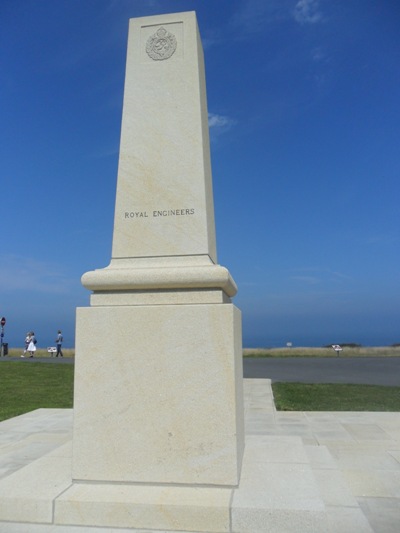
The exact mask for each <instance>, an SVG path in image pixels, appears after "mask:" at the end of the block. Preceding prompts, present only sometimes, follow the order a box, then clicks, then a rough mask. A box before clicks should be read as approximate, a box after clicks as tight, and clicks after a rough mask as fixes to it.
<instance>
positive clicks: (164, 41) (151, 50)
mask: <svg viewBox="0 0 400 533" xmlns="http://www.w3.org/2000/svg"><path fill="white" fill-rule="evenodd" d="M175 50H176V38H175V35H172V33H169V32H168V31H167V30H166V29H165V28H159V29H158V30H157V31H156V33H155V34H154V35H152V36H151V37H149V38H148V39H147V43H146V52H147V54H148V55H149V56H150V57H151V59H154V60H155V61H159V60H162V59H168V58H170V57H171V56H172V54H173V53H174V52H175Z"/></svg>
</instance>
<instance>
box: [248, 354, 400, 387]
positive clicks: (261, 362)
mask: <svg viewBox="0 0 400 533" xmlns="http://www.w3.org/2000/svg"><path fill="white" fill-rule="evenodd" d="M243 374H244V377H245V378H269V379H271V380H272V381H275V382H276V381H286V382H295V381H296V382H300V383H354V384H365V385H386V386H395V387H399V386H400V357H349V358H341V357H329V358H328V357H285V358H283V357H282V358H277V357H263V358H257V357H254V358H253V357H245V358H244V359H243Z"/></svg>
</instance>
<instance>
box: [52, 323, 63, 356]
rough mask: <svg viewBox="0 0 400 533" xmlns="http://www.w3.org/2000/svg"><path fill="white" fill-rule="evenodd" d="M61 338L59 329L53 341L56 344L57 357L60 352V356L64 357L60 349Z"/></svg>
mask: <svg viewBox="0 0 400 533" xmlns="http://www.w3.org/2000/svg"><path fill="white" fill-rule="evenodd" d="M63 340H64V338H63V336H62V333H61V330H60V329H59V330H58V332H57V338H56V340H55V341H54V342H55V343H56V345H57V353H56V357H58V354H60V357H64V356H63V353H62V350H61V346H62V343H63Z"/></svg>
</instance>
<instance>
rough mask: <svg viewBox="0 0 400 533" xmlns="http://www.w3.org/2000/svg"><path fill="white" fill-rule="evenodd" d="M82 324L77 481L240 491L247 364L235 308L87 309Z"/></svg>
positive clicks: (79, 337)
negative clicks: (244, 376) (238, 486)
mask: <svg viewBox="0 0 400 533" xmlns="http://www.w3.org/2000/svg"><path fill="white" fill-rule="evenodd" d="M101 296H102V295H101ZM105 298H106V299H108V296H105ZM76 328H77V335H76V338H77V341H76V363H75V392H74V430H73V442H74V450H73V461H72V464H73V468H72V477H73V479H74V480H76V481H84V482H89V483H90V482H94V483H101V482H112V483H155V484H179V485H196V486H203V485H206V486H221V487H223V486H225V487H228V488H231V487H234V486H237V485H238V483H239V478H240V467H241V462H242V456H243V448H244V415H243V377H242V376H243V366H242V343H241V317H240V311H239V310H238V309H237V308H236V307H235V306H234V305H232V304H228V303H221V304H192V305H185V304H180V305H176V304H171V305H165V304H164V305H130V306H128V305H114V306H109V305H103V306H100V305H98V306H96V307H90V308H80V309H78V310H77V326H76Z"/></svg>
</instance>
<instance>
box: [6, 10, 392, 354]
mask: <svg viewBox="0 0 400 533" xmlns="http://www.w3.org/2000/svg"><path fill="white" fill-rule="evenodd" d="M192 10H195V11H196V12H197V18H198V23H199V28H200V33H201V36H202V41H203V47H204V53H205V61H206V78H207V95H208V110H209V125H210V134H211V154H212V167H213V184H214V202H215V216H216V231H217V249H218V261H219V263H220V264H222V265H224V266H226V267H227V268H228V269H229V271H230V272H231V274H232V276H233V278H234V279H235V281H236V283H237V285H238V287H239V292H238V295H237V296H236V297H235V300H234V301H235V303H236V305H237V306H238V307H239V308H240V309H241V310H242V316H243V343H244V345H245V346H247V347H255V346H283V345H285V344H286V343H287V342H292V343H293V345H295V346H296V345H297V346H299V345H303V346H304V345H309V346H311V345H315V346H319V345H325V344H330V343H344V342H357V343H361V344H364V345H387V344H392V343H397V342H400V274H399V265H400V240H399V229H400V220H399V218H400V216H399V212H400V209H399V200H400V195H399V193H400V185H399V179H400V141H399V140H400V31H399V28H400V3H399V2H395V1H391V0H381V1H376V0H351V1H349V0H335V1H334V2H333V1H330V0H201V1H200V0H198V1H191V0H186V1H179V0H177V1H173V0H171V1H169V0H150V1H144V0H140V1H139V0H1V1H0V69H1V70H0V76H1V78H0V124H1V127H0V176H1V180H0V213H1V228H0V230H1V232H0V239H1V241H0V242H1V247H0V315H1V316H5V317H6V318H7V324H6V328H5V339H4V340H5V341H6V342H8V343H9V345H10V346H22V345H23V339H24V336H25V333H26V331H27V330H31V329H33V330H34V331H35V333H36V334H37V337H38V340H39V345H41V346H44V347H45V346H47V345H51V344H54V339H55V333H56V331H57V329H59V328H61V329H62V330H63V333H64V337H65V345H66V346H73V345H74V328H75V309H76V307H78V306H87V305H89V292H88V291H87V290H86V289H84V288H83V287H82V286H81V283H80V278H81V275H82V274H83V273H84V272H87V271H89V270H93V269H95V268H102V267H105V266H107V265H108V263H109V261H110V258H111V242H112V230H113V216H114V202H115V187H116V176H117V165H118V150H119V137H120V126H121V115H122V100H123V86H124V76H125V59H126V45H127V35H128V20H129V18H132V17H138V16H149V15H153V14H161V13H169V12H170V13H173V12H180V11H192ZM105 335H107V332H105ZM99 342H101V339H99Z"/></svg>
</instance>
